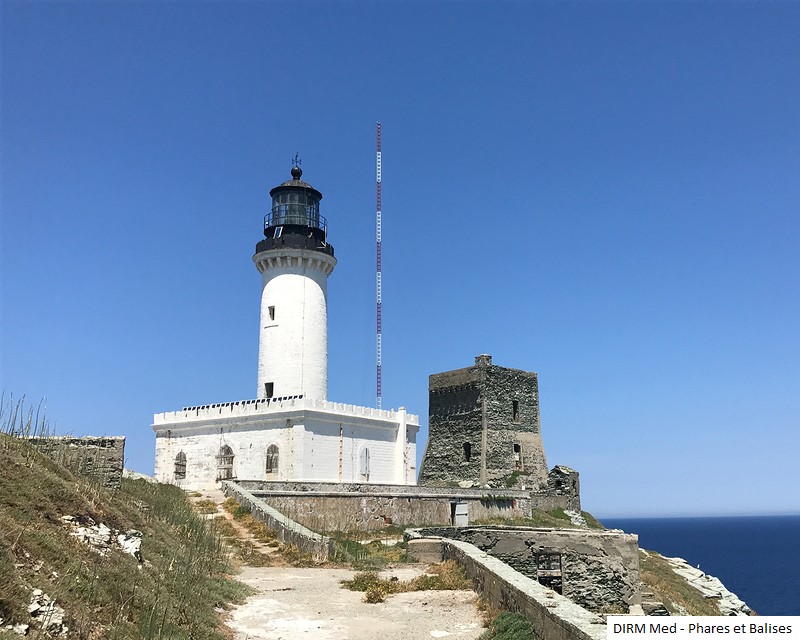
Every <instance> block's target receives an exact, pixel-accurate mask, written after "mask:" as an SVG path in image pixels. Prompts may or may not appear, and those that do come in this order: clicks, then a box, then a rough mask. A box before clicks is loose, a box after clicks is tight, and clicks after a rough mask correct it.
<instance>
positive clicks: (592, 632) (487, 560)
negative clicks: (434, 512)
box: [442, 539, 606, 640]
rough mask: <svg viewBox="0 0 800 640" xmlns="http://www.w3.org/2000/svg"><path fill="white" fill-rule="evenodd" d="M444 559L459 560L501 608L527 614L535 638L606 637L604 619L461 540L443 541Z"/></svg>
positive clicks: (477, 585)
mask: <svg viewBox="0 0 800 640" xmlns="http://www.w3.org/2000/svg"><path fill="white" fill-rule="evenodd" d="M442 544H443V554H444V558H445V559H452V560H455V561H456V562H458V564H459V565H461V566H462V567H463V568H464V570H465V571H466V573H467V575H468V576H469V577H470V579H471V580H472V582H473V584H474V585H475V589H476V591H478V593H480V594H481V595H482V596H483V597H484V598H485V599H486V600H488V601H489V602H490V603H491V604H493V605H494V606H495V607H497V608H498V609H502V610H505V611H512V612H514V613H519V614H520V615H522V616H524V617H525V618H526V619H527V620H528V621H529V622H530V623H531V625H532V626H533V629H534V635H535V638H536V640H605V638H606V624H605V621H604V620H603V619H602V618H601V617H600V616H598V615H597V614H595V613H592V612H590V611H587V610H586V609H584V608H583V607H580V606H578V605H577V604H575V603H574V602H572V601H570V600H569V599H567V598H565V597H564V596H561V595H559V594H557V593H556V592H554V591H552V590H551V589H548V588H547V587H544V586H542V585H540V584H539V583H538V582H536V581H535V580H533V579H531V578H529V577H527V576H524V575H522V574H521V573H519V572H518V571H515V570H514V569H512V568H511V567H509V566H508V565H507V564H505V563H504V562H502V561H500V560H498V559H497V558H493V557H492V556H490V555H488V554H487V553H484V552H483V551H481V550H480V549H478V548H477V547H476V546H474V545H472V544H469V543H467V542H462V541H460V540H449V539H445V540H443V541H442Z"/></svg>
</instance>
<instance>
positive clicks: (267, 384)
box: [264, 382, 275, 398]
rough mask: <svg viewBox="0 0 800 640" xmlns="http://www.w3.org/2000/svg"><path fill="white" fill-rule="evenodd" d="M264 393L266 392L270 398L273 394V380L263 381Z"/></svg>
mask: <svg viewBox="0 0 800 640" xmlns="http://www.w3.org/2000/svg"><path fill="white" fill-rule="evenodd" d="M264 393H265V394H266V397H267V398H271V397H272V396H274V395H275V383H274V382H265V383H264Z"/></svg>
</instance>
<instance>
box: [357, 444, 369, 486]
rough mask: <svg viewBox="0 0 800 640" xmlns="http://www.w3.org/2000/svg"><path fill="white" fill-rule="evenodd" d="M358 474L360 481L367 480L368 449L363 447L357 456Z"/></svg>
mask: <svg viewBox="0 0 800 640" xmlns="http://www.w3.org/2000/svg"><path fill="white" fill-rule="evenodd" d="M358 472H359V476H360V477H361V480H369V449H367V448H366V447H364V448H363V449H362V450H361V454H360V455H359V456H358Z"/></svg>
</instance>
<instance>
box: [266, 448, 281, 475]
mask: <svg viewBox="0 0 800 640" xmlns="http://www.w3.org/2000/svg"><path fill="white" fill-rule="evenodd" d="M267 473H278V447H277V446H276V445H274V444H271V445H269V447H267Z"/></svg>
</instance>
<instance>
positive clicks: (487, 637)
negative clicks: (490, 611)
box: [480, 611, 535, 640]
mask: <svg viewBox="0 0 800 640" xmlns="http://www.w3.org/2000/svg"><path fill="white" fill-rule="evenodd" d="M534 638H535V636H534V635H533V627H532V626H531V623H530V622H528V621H527V620H526V619H525V618H523V617H522V616H521V615H519V614H518V613H509V612H508V611H504V612H503V613H501V614H500V615H499V616H497V617H496V618H495V619H494V621H493V622H492V624H491V626H490V627H489V629H488V630H487V631H484V632H483V634H482V635H481V637H480V640H534Z"/></svg>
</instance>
